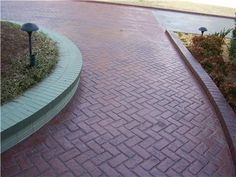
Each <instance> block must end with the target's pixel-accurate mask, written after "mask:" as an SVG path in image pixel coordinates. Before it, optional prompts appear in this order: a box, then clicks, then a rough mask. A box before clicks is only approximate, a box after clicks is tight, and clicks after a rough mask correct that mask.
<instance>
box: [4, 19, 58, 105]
mask: <svg viewBox="0 0 236 177" xmlns="http://www.w3.org/2000/svg"><path fill="white" fill-rule="evenodd" d="M20 28H21V26H20V25H18V24H14V23H10V22H6V21H1V105H2V104H4V103H7V102H8V101H10V100H13V99H14V98H16V97H17V96H19V95H21V94H22V93H23V92H24V91H25V90H27V89H28V88H30V87H32V86H33V85H35V84H37V83H38V82H40V81H41V80H43V79H44V78H46V77H47V76H48V75H49V74H50V72H51V71H52V70H53V69H54V67H55V65H56V63H57V59H58V48H57V45H56V43H55V42H54V41H53V40H51V39H50V38H48V37H47V35H46V34H44V33H42V32H37V33H33V35H32V46H33V53H36V60H37V66H36V67H31V68H29V67H28V65H29V51H28V50H29V49H28V34H27V33H26V32H23V31H21V30H20Z"/></svg>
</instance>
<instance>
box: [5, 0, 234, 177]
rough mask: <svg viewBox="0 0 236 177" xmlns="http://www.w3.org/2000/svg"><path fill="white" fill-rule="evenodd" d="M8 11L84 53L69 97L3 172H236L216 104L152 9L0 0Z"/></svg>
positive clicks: (9, 155)
mask: <svg viewBox="0 0 236 177" xmlns="http://www.w3.org/2000/svg"><path fill="white" fill-rule="evenodd" d="M2 18H3V19H9V20H16V21H22V22H26V21H32V22H36V23H37V24H39V25H43V26H46V27H48V28H51V29H53V30H55V31H58V32H60V33H62V34H64V35H66V36H68V37H69V38H71V39H72V40H73V41H74V42H75V43H76V44H77V45H78V46H79V47H80V49H81V51H82V54H83V57H84V67H83V72H82V75H81V83H80V86H79V88H78V90H77V92H76V95H75V96H74V98H73V100H72V101H71V103H70V104H69V105H68V106H67V108H66V109H64V111H63V112H61V113H60V114H59V115H58V116H56V118H55V119H54V120H53V121H51V122H50V123H49V124H47V125H46V126H44V127H43V128H42V129H41V130H39V131H38V132H37V133H36V134H34V135H33V136H31V137H30V138H28V139H26V140H25V141H23V142H22V143H20V144H18V145H17V146H15V147H13V148H11V149H10V150H8V151H7V152H5V153H3V154H2V171H1V172H2V176H3V177H12V176H16V177H20V176H24V177H35V176H38V177H54V176H57V177H59V176H60V177H62V176H63V177H72V176H103V177H104V176H109V177H116V176H127V177H133V176H141V177H148V176H156V177H165V176H169V177H179V176H180V177H182V176H184V177H191V176H199V177H204V176H214V177H216V176H224V177H233V176H234V175H235V172H234V166H233V163H232V159H231V156H230V152H229V148H228V145H227V143H226V140H225V137H224V135H223V132H222V129H221V126H220V124H219V121H218V119H217V116H216V114H215V111H214V109H213V107H212V105H211V104H210V102H209V101H208V98H207V97H206V95H205V93H204V92H203V91H202V89H201V87H200V86H199V84H198V82H197V81H196V80H195V78H194V77H193V75H192V74H191V72H190V71H189V70H188V68H187V67H186V66H185V64H184V63H183V62H182V60H181V58H180V56H179V55H178V53H177V52H176V50H175V49H174V48H173V46H172V45H171V43H170V42H169V40H168V38H167V36H166V34H165V31H164V29H163V28H162V27H160V25H159V24H158V22H157V21H156V19H155V17H154V16H153V14H152V12H151V11H149V10H148V9H141V8H134V7H121V6H112V5H102V4H93V3H85V2H2Z"/></svg>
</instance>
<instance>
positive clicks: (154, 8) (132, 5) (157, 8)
mask: <svg viewBox="0 0 236 177" xmlns="http://www.w3.org/2000/svg"><path fill="white" fill-rule="evenodd" d="M72 1H76V0H72ZM76 2H77V1H76ZM79 2H88V3H97V4H111V5H120V6H129V7H137V8H146V9H153V10H164V11H172V12H181V13H186V14H194V15H204V16H211V17H221V18H228V19H234V17H230V16H224V15H215V14H206V13H201V12H190V11H184V10H175V9H168V8H161V7H148V6H142V5H135V4H124V3H116V2H102V1H95V0H94V1H90V0H87V1H86V0H81V1H79Z"/></svg>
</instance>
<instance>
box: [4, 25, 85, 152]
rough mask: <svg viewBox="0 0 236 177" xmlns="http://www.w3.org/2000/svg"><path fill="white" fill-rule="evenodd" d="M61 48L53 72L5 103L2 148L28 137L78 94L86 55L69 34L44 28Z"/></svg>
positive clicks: (7, 147)
mask: <svg viewBox="0 0 236 177" xmlns="http://www.w3.org/2000/svg"><path fill="white" fill-rule="evenodd" d="M40 29H41V30H42V31H43V32H44V33H45V34H47V35H48V36H49V37H50V38H51V39H52V40H53V41H56V43H57V45H58V48H59V58H58V63H57V64H56V67H55V69H54V70H53V72H52V73H51V74H50V75H49V76H48V77H47V78H45V79H44V80H43V81H41V82H40V83H38V84H37V85H35V86H34V87H32V88H30V89H28V90H27V91H26V92H24V93H23V94H22V95H21V96H19V97H17V98H16V99H14V100H13V101H11V102H9V103H7V104H4V105H3V106H2V107H1V112H2V121H1V123H2V125H1V152H3V151H5V150H7V149H9V148H10V147H12V146H14V145H15V144H17V143H19V142H20V141H22V140H23V139H25V138H27V137H28V136H30V135H31V134H33V133H34V132H35V131H37V130H38V129H39V128H41V127H42V126H43V125H45V124H46V123H47V122H48V121H50V120H51V119H52V118H53V117H54V116H55V115H56V114H58V113H59V112H60V111H61V110H62V109H63V108H64V107H65V105H66V104H67V103H68V102H69V101H70V99H71V98H72V96H73V95H74V93H75V91H76V89H77V87H78V84H79V78H80V73H81V69H82V55H81V53H80V51H79V49H78V48H77V46H76V45H75V44H74V43H73V42H72V41H70V40H69V39H68V38H66V37H64V36H61V35H59V34H57V33H55V32H52V31H49V30H46V29H42V28H40Z"/></svg>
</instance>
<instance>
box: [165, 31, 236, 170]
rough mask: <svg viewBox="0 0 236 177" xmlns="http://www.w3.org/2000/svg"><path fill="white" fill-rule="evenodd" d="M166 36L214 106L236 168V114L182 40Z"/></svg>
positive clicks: (170, 35) (172, 35)
mask: <svg viewBox="0 0 236 177" xmlns="http://www.w3.org/2000/svg"><path fill="white" fill-rule="evenodd" d="M166 34H167V36H168V37H169V39H170V41H171V42H172V44H173V45H174V47H175V48H176V49H177V51H178V52H179V54H180V55H181V56H182V58H183V60H184V62H185V63H186V64H187V66H188V67H189V68H190V70H191V72H192V73H193V74H194V76H195V77H196V78H197V80H198V81H199V83H200V84H201V86H202V88H203V89H204V91H205V92H206V94H207V96H208V98H209V99H210V101H211V103H212V105H213V106H214V108H215V110H216V113H217V115H218V117H219V121H220V123H221V126H222V128H223V131H224V134H225V137H226V140H227V142H228V145H229V148H230V152H231V154H232V159H233V161H234V165H235V166H236V114H235V113H234V111H233V109H232V108H231V107H230V106H229V104H228V103H227V101H226V100H225V98H224V96H223V95H222V93H221V92H220V90H219V89H218V87H217V86H216V85H215V83H214V82H213V80H212V79H211V78H210V76H209V75H208V74H207V73H206V71H205V70H204V69H203V68H202V66H201V65H200V63H199V62H198V61H197V60H196V59H195V58H194V57H193V56H192V54H191V53H190V52H189V50H188V49H187V48H186V47H185V46H184V45H183V43H182V42H181V41H180V39H179V38H178V37H177V36H176V35H175V34H174V33H173V32H170V31H166Z"/></svg>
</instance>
